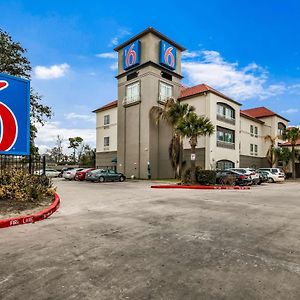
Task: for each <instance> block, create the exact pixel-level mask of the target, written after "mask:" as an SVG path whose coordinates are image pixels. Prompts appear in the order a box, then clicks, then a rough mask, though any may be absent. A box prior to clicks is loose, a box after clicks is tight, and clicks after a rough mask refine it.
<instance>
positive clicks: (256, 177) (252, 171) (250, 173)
mask: <svg viewBox="0 0 300 300" xmlns="http://www.w3.org/2000/svg"><path fill="white" fill-rule="evenodd" d="M229 170H232V171H235V172H238V173H241V174H245V175H248V176H250V177H251V179H252V181H253V184H260V179H259V175H258V174H257V173H256V171H255V169H251V168H232V169H229Z"/></svg>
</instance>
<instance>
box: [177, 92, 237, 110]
mask: <svg viewBox="0 0 300 300" xmlns="http://www.w3.org/2000/svg"><path fill="white" fill-rule="evenodd" d="M204 93H213V94H215V95H217V96H219V97H223V98H224V99H226V100H228V101H231V102H233V103H235V104H237V105H239V106H242V104H241V103H239V102H237V101H235V100H233V99H231V98H229V97H228V96H226V95H224V94H222V93H221V92H218V91H215V90H214V89H213V88H210V89H207V90H205V91H202V92H199V93H196V94H193V95H188V96H184V97H179V98H178V100H180V101H183V100H185V99H189V98H193V97H195V96H198V95H201V94H204Z"/></svg>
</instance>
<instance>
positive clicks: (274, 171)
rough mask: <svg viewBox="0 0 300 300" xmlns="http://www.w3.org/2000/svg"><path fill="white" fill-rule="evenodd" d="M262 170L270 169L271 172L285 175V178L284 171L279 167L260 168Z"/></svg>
mask: <svg viewBox="0 0 300 300" xmlns="http://www.w3.org/2000/svg"><path fill="white" fill-rule="evenodd" d="M259 170H260V171H268V172H271V173H272V174H277V175H279V176H281V177H282V176H283V177H284V178H285V174H284V172H283V171H282V170H281V169H279V168H259Z"/></svg>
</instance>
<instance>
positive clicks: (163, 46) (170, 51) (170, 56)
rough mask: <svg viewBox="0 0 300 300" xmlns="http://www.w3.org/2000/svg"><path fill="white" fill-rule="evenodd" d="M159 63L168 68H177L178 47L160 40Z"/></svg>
mask: <svg viewBox="0 0 300 300" xmlns="http://www.w3.org/2000/svg"><path fill="white" fill-rule="evenodd" d="M159 63H160V64H161V65H163V66H165V67H167V68H168V69H171V70H175V69H176V48H175V47H174V46H172V45H171V44H169V43H167V42H165V41H160V57H159Z"/></svg>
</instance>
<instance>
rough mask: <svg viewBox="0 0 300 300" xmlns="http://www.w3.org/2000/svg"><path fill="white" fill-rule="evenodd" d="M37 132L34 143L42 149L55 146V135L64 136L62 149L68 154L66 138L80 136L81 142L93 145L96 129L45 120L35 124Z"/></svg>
mask: <svg viewBox="0 0 300 300" xmlns="http://www.w3.org/2000/svg"><path fill="white" fill-rule="evenodd" d="M37 128H38V134H37V139H36V144H37V146H38V147H39V148H41V149H43V150H44V151H45V150H47V148H48V149H49V148H52V147H54V146H55V142H56V140H57V135H60V136H61V137H63V138H64V142H63V149H64V152H65V153H68V154H70V149H68V139H69V138H70V137H76V136H80V137H82V138H83V142H84V143H86V144H89V145H90V146H92V147H95V142H96V131H95V128H65V127H63V126H61V123H60V122H47V123H46V124H45V125H44V126H41V125H37Z"/></svg>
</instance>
